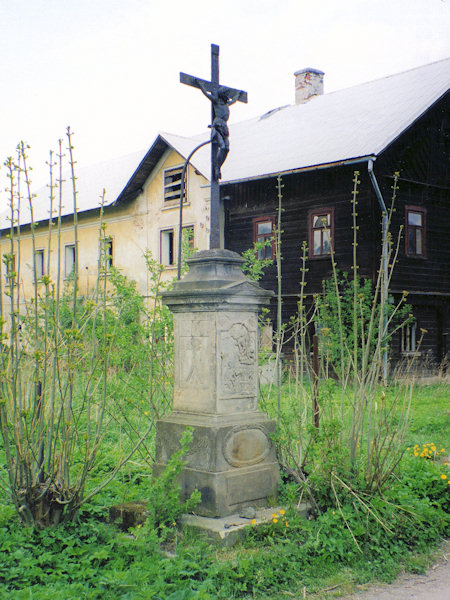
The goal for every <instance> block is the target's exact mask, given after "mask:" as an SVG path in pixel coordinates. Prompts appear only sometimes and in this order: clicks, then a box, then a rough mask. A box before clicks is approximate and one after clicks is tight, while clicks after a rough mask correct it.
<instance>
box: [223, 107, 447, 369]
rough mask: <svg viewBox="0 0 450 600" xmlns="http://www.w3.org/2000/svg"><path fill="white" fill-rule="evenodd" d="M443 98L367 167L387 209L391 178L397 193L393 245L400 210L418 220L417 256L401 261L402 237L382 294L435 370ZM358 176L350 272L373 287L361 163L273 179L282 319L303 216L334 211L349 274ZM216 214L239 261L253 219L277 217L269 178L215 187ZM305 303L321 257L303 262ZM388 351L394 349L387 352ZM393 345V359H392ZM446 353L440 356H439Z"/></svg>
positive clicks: (290, 301) (442, 250)
mask: <svg viewBox="0 0 450 600" xmlns="http://www.w3.org/2000/svg"><path fill="white" fill-rule="evenodd" d="M449 126H450V125H449V96H448V95H447V97H445V98H443V99H442V100H441V101H440V102H438V103H437V104H436V105H435V106H434V107H432V108H431V109H430V110H429V111H428V112H427V113H426V114H425V115H424V116H423V117H421V118H420V119H419V120H418V121H417V122H416V123H415V124H413V125H412V126H411V127H410V129H409V130H408V131H406V132H404V133H403V134H402V136H401V137H399V138H398V139H397V140H396V141H395V142H394V143H393V144H391V146H390V147H389V148H387V150H386V151H385V152H384V153H383V154H382V155H381V156H380V157H379V158H378V159H377V160H376V161H375V163H374V171H375V175H376V177H377V180H378V182H379V185H380V188H381V190H382V194H383V197H384V199H385V202H386V204H387V205H388V206H389V205H390V202H391V197H392V189H391V187H392V183H393V174H394V172H396V171H399V172H400V179H399V182H398V184H399V189H398V195H397V200H396V203H395V212H394V213H393V216H392V223H391V233H392V236H393V240H394V241H395V240H396V239H397V237H398V235H400V233H401V232H402V229H401V228H402V227H403V232H402V233H403V234H404V225H405V206H406V205H414V206H422V207H424V208H426V211H427V220H426V223H427V230H426V257H423V258H422V257H414V258H413V257H408V256H406V253H405V243H404V235H403V237H402V239H401V241H400V251H399V255H398V260H397V264H396V267H395V270H394V275H393V277H392V281H391V285H390V289H391V290H392V291H393V292H398V293H401V292H402V291H403V290H406V291H409V292H414V293H412V294H410V296H409V297H408V302H409V303H410V304H412V306H413V312H414V315H415V316H416V318H417V321H418V327H423V328H424V329H427V333H426V334H425V336H424V340H423V346H422V348H423V353H424V354H425V353H427V354H428V355H429V356H432V357H433V359H434V360H435V362H438V361H440V360H441V359H442V348H443V347H444V345H445V339H446V338H445V335H447V338H448V333H449V323H448V305H449V304H448V303H449V299H450V187H449V186H450V184H449V167H448V165H449V149H450V135H449ZM355 170H359V171H360V176H359V177H360V181H361V183H360V186H359V194H358V207H357V212H358V227H359V230H358V265H359V273H360V274H361V275H362V276H364V277H369V278H371V279H372V280H375V279H376V277H377V272H378V269H379V261H380V246H381V244H380V240H381V210H380V207H379V203H378V200H377V198H376V195H375V193H374V190H373V187H372V184H371V182H370V179H369V176H368V172H367V163H361V164H359V165H358V164H355V165H343V166H340V167H333V168H328V169H317V170H314V171H309V172H303V173H297V174H288V175H284V176H283V178H282V183H283V186H284V187H283V190H282V192H283V199H282V208H283V212H282V217H281V219H282V225H281V228H282V241H281V244H282V257H283V263H282V282H283V283H282V293H283V301H284V306H283V318H284V319H288V318H289V316H290V315H291V314H294V313H295V310H296V302H297V299H298V294H299V290H300V285H299V284H300V267H301V246H302V242H303V241H304V240H306V241H307V242H308V212H309V211H310V210H312V209H318V208H319V209H320V208H322V207H323V208H325V207H333V208H334V220H335V228H334V248H335V255H336V262H337V268H338V269H339V270H341V271H349V272H351V266H352V242H353V230H352V206H351V197H352V188H353V177H354V171H355ZM222 197H223V198H225V200H224V208H225V247H226V248H228V249H230V250H234V251H235V252H239V253H241V252H243V251H244V250H246V249H247V248H250V247H251V246H252V243H253V219H254V218H256V217H263V216H270V215H273V216H276V215H277V205H278V199H277V180H276V177H271V178H266V179H261V180H255V181H248V182H245V183H240V184H229V185H226V186H223V187H222ZM307 268H308V269H309V271H308V273H307V286H306V288H305V292H306V293H307V294H314V293H318V292H320V291H321V289H322V281H323V280H324V279H328V278H330V277H331V261H330V257H320V258H310V259H308V261H307ZM261 285H262V286H263V287H266V288H269V289H272V290H274V291H275V290H276V268H275V265H272V266H271V267H269V268H268V269H267V271H266V274H265V276H264V278H263V279H262V280H261ZM396 344H397V346H396ZM399 344H400V342H399V339H397V341H396V342H395V341H394V344H393V347H392V350H393V356H395V355H396V356H397V358H399V357H400V352H399ZM396 348H397V351H396ZM447 350H448V349H447Z"/></svg>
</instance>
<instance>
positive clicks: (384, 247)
mask: <svg viewBox="0 0 450 600" xmlns="http://www.w3.org/2000/svg"><path fill="white" fill-rule="evenodd" d="M374 160H375V159H372V158H369V161H368V163H367V171H368V173H369V177H370V181H371V182H372V186H373V189H374V191H375V195H376V197H377V200H378V203H379V205H380V208H381V214H382V221H381V240H382V241H381V269H382V282H381V306H382V310H383V312H384V315H383V331H382V339H385V338H386V337H387V322H388V317H387V313H386V306H387V301H388V291H389V290H388V286H389V277H388V252H389V246H388V228H389V216H388V211H387V208H386V204H385V202H384V199H383V195H382V193H381V190H380V186H379V185H378V181H377V178H376V177H375V173H374V170H373V163H374ZM387 364H388V350H387V347H386V348H385V350H384V351H383V361H382V373H383V375H382V376H383V383H384V384H386V382H387Z"/></svg>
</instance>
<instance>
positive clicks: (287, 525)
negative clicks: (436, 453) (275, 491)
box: [284, 481, 450, 527]
mask: <svg viewBox="0 0 450 600" xmlns="http://www.w3.org/2000/svg"><path fill="white" fill-rule="evenodd" d="M449 483H450V481H449ZM284 524H285V525H286V527H289V523H288V522H287V521H285V523H284Z"/></svg>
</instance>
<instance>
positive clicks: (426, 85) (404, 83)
mask: <svg viewBox="0 0 450 600" xmlns="http://www.w3.org/2000/svg"><path fill="white" fill-rule="evenodd" d="M449 87H450V59H444V60H441V61H438V62H435V63H431V64H428V65H425V66H422V67H418V68H415V69H411V70H409V71H405V72H403V73H398V74H396V75H391V76H389V77H383V78H381V79H377V80H375V81H369V82H367V83H363V84H360V85H357V86H353V87H350V88H347V89H344V90H339V91H336V92H331V93H329V94H324V95H322V96H314V97H313V98H311V99H310V100H309V101H308V102H307V103H305V104H299V105H294V106H291V105H288V106H285V107H280V108H279V109H274V110H272V111H270V112H268V113H266V114H265V115H262V116H261V117H258V118H254V119H250V120H247V121H242V122H240V123H235V124H233V125H230V146H231V149H230V153H229V155H228V157H227V160H226V162H225V163H224V165H223V167H222V181H221V183H222V184H224V183H230V182H236V181H243V180H248V179H253V178H261V177H267V176H270V175H275V174H277V173H286V172H292V171H296V170H302V169H303V170H305V169H306V170H307V169H312V168H315V167H317V166H327V165H328V166H331V165H333V164H336V163H341V162H344V161H351V160H356V159H361V158H364V157H377V156H379V155H380V154H381V153H382V152H383V151H384V150H386V148H387V147H388V146H390V145H391V144H392V143H393V142H394V141H395V140H396V139H397V138H398V137H399V136H400V135H401V134H402V133H403V132H404V131H406V130H407V129H408V128H409V127H410V126H411V125H412V124H413V123H414V122H415V121H416V120H417V119H419V118H420V117H421V116H422V115H423V114H424V113H425V112H426V111H427V110H428V109H429V108H430V107H431V106H432V105H433V104H435V103H436V102H437V101H438V100H439V99H440V98H441V97H442V96H443V95H444V94H445V93H446V92H447V91H448V89H449ZM209 135H210V132H209V131H206V132H204V133H202V134H201V135H199V136H193V137H182V136H178V135H173V134H169V133H161V134H159V135H158V137H157V138H156V140H155V141H154V143H153V144H152V146H151V147H150V149H149V150H148V151H147V152H138V153H134V154H131V155H128V156H125V157H122V158H119V159H116V160H114V161H108V162H105V163H102V164H100V165H95V166H93V167H89V168H85V169H80V171H79V172H78V173H77V177H78V180H77V184H78V210H79V211H80V212H81V211H86V210H92V209H95V208H98V206H99V202H100V195H101V193H102V190H103V188H104V187H105V188H106V191H107V195H106V205H112V204H116V203H118V202H124V201H127V200H132V199H133V198H135V197H136V196H137V195H138V194H139V192H140V191H141V189H142V187H143V185H144V183H145V181H146V180H147V178H148V177H149V175H150V174H151V172H152V171H153V169H154V168H155V166H156V165H157V163H158V161H159V160H160V158H161V157H162V155H163V154H164V152H165V151H166V150H167V149H168V148H172V149H174V150H175V151H177V152H178V153H179V154H180V155H181V156H182V157H184V158H186V157H187V156H188V155H189V153H190V152H191V151H192V150H193V149H194V148H195V147H196V146H197V145H198V144H199V143H200V142H201V141H204V140H207V139H208V137H209ZM191 163H192V164H193V166H194V167H195V168H196V169H197V170H198V171H199V172H200V173H201V174H202V175H204V177H205V178H206V179H208V178H209V173H210V166H209V165H210V147H209V146H205V147H204V148H202V149H200V150H199V151H198V152H197V153H196V154H195V155H194V157H193V158H192V160H191ZM65 190H66V192H65V194H66V195H67V197H68V198H70V200H68V201H67V203H66V204H67V205H66V206H65V207H64V214H71V213H72V211H73V206H72V204H71V203H72V199H71V194H69V190H70V186H69V182H67V183H66V184H65ZM47 198H48V190H46V189H45V188H44V189H43V190H40V191H39V192H38V198H37V200H36V202H35V220H36V221H39V220H44V219H45V220H46V219H48V199H47ZM6 216H7V215H6ZM21 222H22V223H27V222H29V217H28V219H27V218H26V214H25V213H24V214H23V216H22V218H21ZM6 226H8V223H6V224H5V213H3V214H0V228H2V227H6Z"/></svg>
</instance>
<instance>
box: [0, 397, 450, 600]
mask: <svg viewBox="0 0 450 600" xmlns="http://www.w3.org/2000/svg"><path fill="white" fill-rule="evenodd" d="M448 390H449V388H448V386H445V385H433V386H420V387H417V388H416V390H415V392H414V396H413V401H412V409H411V428H410V431H409V433H408V436H407V440H406V443H407V444H408V446H409V447H413V446H414V445H415V444H418V445H420V446H422V445H423V444H426V443H430V442H432V443H434V444H436V447H439V450H440V448H441V447H443V448H445V449H446V450H448V449H449V447H450V440H449V429H450V428H449V427H448V420H449V414H448V406H447V404H448V400H447V398H448ZM283 392H284V397H285V398H289V397H290V393H289V391H286V389H284V390H283ZM335 392H336V390H334V392H333V393H335ZM109 433H110V439H109V440H108V444H107V445H106V446H105V449H104V452H105V456H104V465H109V464H110V463H111V462H113V461H114V453H115V452H116V449H115V447H114V435H113V432H112V431H110V432H109ZM108 455H110V457H109V458H108ZM144 458H145V457H140V456H139V455H138V456H136V457H135V460H134V461H133V462H132V463H130V464H129V465H128V466H127V468H126V470H125V471H124V472H123V473H122V474H121V475H120V476H119V477H118V478H117V479H116V480H115V481H114V482H113V484H112V485H111V486H109V487H108V488H107V489H106V490H105V491H104V492H102V493H101V494H100V495H99V496H98V497H96V498H95V499H94V500H93V501H92V502H91V503H90V504H89V505H88V506H87V507H86V509H85V510H84V511H82V513H81V514H80V516H79V518H78V521H77V522H76V523H74V524H67V525H61V526H58V527H54V528H50V529H45V530H42V531H39V530H33V529H24V528H22V527H21V526H20V524H19V522H18V519H17V516H16V514H15V512H14V510H13V509H12V507H11V506H10V505H8V503H7V500H6V498H5V497H3V499H2V503H1V504H0V598H5V599H6V598H8V599H12V600H16V599H17V600H22V599H27V600H28V599H29V598H33V599H34V600H46V599H51V600H55V599H56V600H58V599H59V598H61V599H64V600H66V599H67V600H71V599H74V600H75V599H76V600H81V599H89V600H95V599H98V600H100V599H102V600H103V599H104V598H108V600H109V599H111V600H116V599H117V600H119V599H120V600H134V599H136V600H138V599H146V600H150V599H153V600H158V599H160V600H202V599H203V600H208V599H210V600H213V599H219V600H220V599H223V600H232V599H238V598H242V599H245V598H247V599H250V598H258V599H261V600H264V599H266V600H281V599H282V598H283V599H285V598H286V597H291V595H293V597H298V598H302V597H303V593H304V592H305V593H306V597H307V598H315V599H317V600H319V599H320V600H321V599H322V598H329V597H336V596H337V595H339V594H340V593H346V592H348V591H349V590H351V588H352V586H354V585H355V584H359V583H365V582H369V581H391V580H392V579H393V578H395V576H396V575H397V574H398V573H399V572H400V571H401V570H402V569H405V570H411V571H414V572H422V571H423V570H424V569H425V568H426V566H427V564H428V561H429V560H430V556H431V553H432V551H433V549H434V548H435V547H436V545H437V544H438V542H439V540H440V539H441V538H442V536H444V535H446V534H447V535H448V525H449V522H448V511H449V503H448V502H449V501H448V498H449V495H450V494H449V493H448V488H449V487H450V486H448V483H447V480H443V479H442V478H441V476H442V474H445V473H448V476H449V477H450V471H449V470H448V468H447V467H445V465H444V464H442V463H441V462H439V461H433V460H430V459H426V458H423V457H420V456H418V457H416V456H414V455H413V453H412V452H411V451H407V452H406V453H405V456H404V458H403V460H402V464H401V469H400V470H399V472H398V473H396V475H395V477H393V478H392V480H391V481H390V485H389V487H388V490H387V491H386V492H385V494H384V496H383V498H382V499H380V498H377V497H374V498H372V499H369V498H364V500H365V502H367V503H370V506H371V509H372V510H373V511H374V512H376V514H377V516H378V519H379V520H377V519H376V518H374V517H373V515H372V514H370V513H368V512H367V511H365V510H363V508H362V505H361V504H359V503H358V501H355V499H354V498H353V497H350V496H348V497H347V496H345V494H342V496H341V500H342V505H341V508H340V509H336V507H332V506H330V507H329V508H328V509H326V510H324V512H323V514H321V515H317V516H316V517H317V518H315V519H313V520H305V519H303V518H301V517H300V516H299V515H298V514H297V513H296V511H295V507H294V506H291V505H290V504H289V498H291V499H295V498H296V492H295V488H296V486H295V484H293V483H292V482H289V481H286V482H285V483H284V484H283V485H282V486H281V489H280V492H281V495H280V498H281V501H282V502H283V505H284V506H285V508H286V514H285V515H284V516H283V518H282V519H281V518H280V519H279V520H278V522H277V523H270V524H267V525H265V526H260V527H257V528H256V527H254V528H251V530H250V532H249V534H248V536H247V538H246V539H245V540H243V541H242V542H241V543H240V544H238V545H237V546H235V547H233V548H232V549H219V548H216V547H214V546H211V545H210V544H208V543H206V542H204V541H203V540H202V539H201V538H199V537H197V536H195V535H193V534H192V533H186V534H183V533H180V532H177V530H176V529H175V528H173V527H170V526H169V527H166V528H162V529H160V532H159V534H158V533H157V531H156V530H155V529H154V528H152V527H150V526H144V527H142V528H140V529H138V530H136V531H135V532H134V534H135V535H134V537H131V536H129V535H124V534H122V533H120V532H118V530H117V529H116V528H115V527H114V526H112V525H108V524H106V523H104V522H103V521H104V520H105V518H106V515H107V508H108V506H110V505H111V504H114V503H115V502H119V501H127V500H131V499H135V498H143V497H148V485H149V465H148V463H147V461H146V460H144ZM98 476H99V477H100V476H101V473H98ZM286 522H288V525H289V526H288V527H286ZM381 523H383V524H384V526H383V525H382V524H381ZM161 532H162V534H161ZM158 535H159V536H161V535H162V536H163V538H164V540H165V542H164V544H163V547H166V548H167V547H169V548H170V549H171V550H172V551H174V554H175V555H174V556H168V555H166V554H165V553H164V552H163V550H162V549H161V543H160V542H161V537H158Z"/></svg>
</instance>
